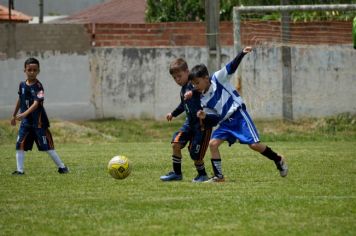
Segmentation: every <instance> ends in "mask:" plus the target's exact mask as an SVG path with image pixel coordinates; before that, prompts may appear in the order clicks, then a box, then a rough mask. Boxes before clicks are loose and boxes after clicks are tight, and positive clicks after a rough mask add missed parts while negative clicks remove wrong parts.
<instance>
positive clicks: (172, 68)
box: [169, 58, 188, 75]
mask: <svg viewBox="0 0 356 236" xmlns="http://www.w3.org/2000/svg"><path fill="white" fill-rule="evenodd" d="M186 70H188V64H187V62H186V61H185V60H184V59H183V58H178V59H176V60H174V61H172V62H171V64H170V65H169V73H170V74H171V75H173V74H174V73H176V72H179V71H186Z"/></svg>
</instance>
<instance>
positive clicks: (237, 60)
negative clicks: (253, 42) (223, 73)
mask: <svg viewBox="0 0 356 236" xmlns="http://www.w3.org/2000/svg"><path fill="white" fill-rule="evenodd" d="M251 51H252V47H250V46H248V47H245V48H244V49H243V50H242V51H241V52H240V53H239V54H238V55H237V56H236V57H235V58H234V59H233V60H232V61H231V62H230V63H229V64H227V65H226V70H227V72H228V74H229V75H230V74H233V73H235V71H236V70H237V67H238V66H239V65H240V63H241V61H242V58H243V57H244V56H245V55H246V54H247V53H249V52H251Z"/></svg>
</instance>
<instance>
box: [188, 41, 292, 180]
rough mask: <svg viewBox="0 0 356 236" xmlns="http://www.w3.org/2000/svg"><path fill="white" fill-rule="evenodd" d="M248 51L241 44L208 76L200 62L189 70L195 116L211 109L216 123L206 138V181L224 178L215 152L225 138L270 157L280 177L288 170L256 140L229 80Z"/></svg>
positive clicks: (219, 159)
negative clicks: (197, 105)
mask: <svg viewBox="0 0 356 236" xmlns="http://www.w3.org/2000/svg"><path fill="white" fill-rule="evenodd" d="M251 51H252V48H251V47H245V48H244V49H243V50H242V52H240V53H239V54H238V55H237V56H236V57H235V58H234V59H233V60H232V61H231V62H230V63H228V64H227V65H226V66H225V67H224V68H222V69H221V70H219V71H217V72H215V73H214V74H213V76H211V77H209V72H208V69H207V68H206V66H205V65H203V64H200V65H196V66H195V67H193V68H192V69H191V71H190V74H189V80H190V81H191V82H192V83H193V85H194V88H195V90H197V91H199V92H201V104H202V107H204V110H199V111H198V112H197V116H198V117H199V118H200V119H205V118H206V116H207V114H209V113H211V112H212V113H213V114H215V115H217V116H218V119H219V126H218V127H217V129H216V130H214V132H213V134H212V137H211V140H210V142H209V148H210V152H211V162H212V166H213V171H214V176H213V177H212V178H211V179H209V182H224V181H225V179H224V175H223V173H222V168H221V155H220V152H219V146H220V145H221V144H222V143H223V142H224V141H227V142H228V143H229V145H232V144H233V143H235V142H236V141H238V142H240V143H241V144H247V145H248V146H249V147H250V148H251V149H252V150H254V151H257V152H259V153H261V154H262V155H264V156H265V157H267V158H268V159H270V160H272V161H274V163H275V165H276V167H277V169H278V170H279V172H280V175H281V176H282V177H286V176H287V174H288V167H287V164H286V162H285V159H284V158H283V157H282V156H281V155H279V154H277V153H275V152H274V151H273V150H272V149H271V148H270V147H268V146H266V145H265V144H263V143H261V142H260V140H259V135H258V132H257V129H256V127H255V125H254V123H253V121H252V119H251V117H250V116H249V114H248V113H247V110H246V106H245V104H244V102H243V100H242V98H241V97H240V95H239V93H238V92H237V91H236V89H235V88H234V87H233V86H232V85H231V84H230V82H229V78H230V77H231V75H232V74H233V73H234V72H235V71H236V70H237V67H238V65H239V64H240V62H241V60H242V58H243V57H244V56H245V55H246V54H247V53H249V52H251Z"/></svg>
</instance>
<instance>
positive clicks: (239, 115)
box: [234, 106, 288, 177]
mask: <svg viewBox="0 0 356 236" xmlns="http://www.w3.org/2000/svg"><path fill="white" fill-rule="evenodd" d="M234 119H236V121H237V127H238V128H237V129H236V131H237V136H236V137H237V138H238V139H239V140H240V143H243V144H248V146H249V147H250V148H251V149H252V150H254V151H256V152H259V153H261V154H262V155H263V156H265V157H267V158H268V159H270V160H272V161H274V163H275V165H276V167H277V169H278V170H279V172H280V175H281V176H282V177H285V176H287V174H288V167H287V164H286V162H285V160H284V159H283V157H282V156H280V155H278V154H277V153H275V152H274V151H273V150H272V149H271V148H269V147H267V146H266V145H264V144H262V143H261V142H260V140H259V135H258V131H257V129H256V127H255V124H254V122H253V121H252V119H251V117H250V115H249V114H248V112H247V111H246V107H245V106H242V107H241V108H240V109H239V110H238V112H236V115H235V116H234Z"/></svg>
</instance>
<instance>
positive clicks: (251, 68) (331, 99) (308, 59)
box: [242, 45, 356, 119]
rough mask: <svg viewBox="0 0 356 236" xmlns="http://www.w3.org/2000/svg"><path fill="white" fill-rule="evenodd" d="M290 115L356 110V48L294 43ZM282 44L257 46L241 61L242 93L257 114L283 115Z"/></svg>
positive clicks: (265, 116) (250, 107)
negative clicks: (291, 111)
mask: <svg viewBox="0 0 356 236" xmlns="http://www.w3.org/2000/svg"><path fill="white" fill-rule="evenodd" d="M291 57H292V61H291V64H292V71H291V73H292V86H293V88H292V96H293V98H292V99H293V115H294V118H295V119H298V118H302V117H324V116H330V115H336V114H339V113H343V112H350V113H356V102H355V97H356V67H355V65H356V50H354V49H353V48H352V47H351V45H350V46H295V47H293V48H292V51H291ZM281 67H282V61H281V48H280V47H276V48H258V49H257V50H255V51H254V52H252V53H251V54H250V55H249V56H246V58H245V59H244V62H243V76H242V88H243V90H242V96H243V98H244V100H245V101H246V103H247V107H248V108H249V110H250V113H251V114H252V115H253V116H254V117H257V118H281V117H282V71H281Z"/></svg>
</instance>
